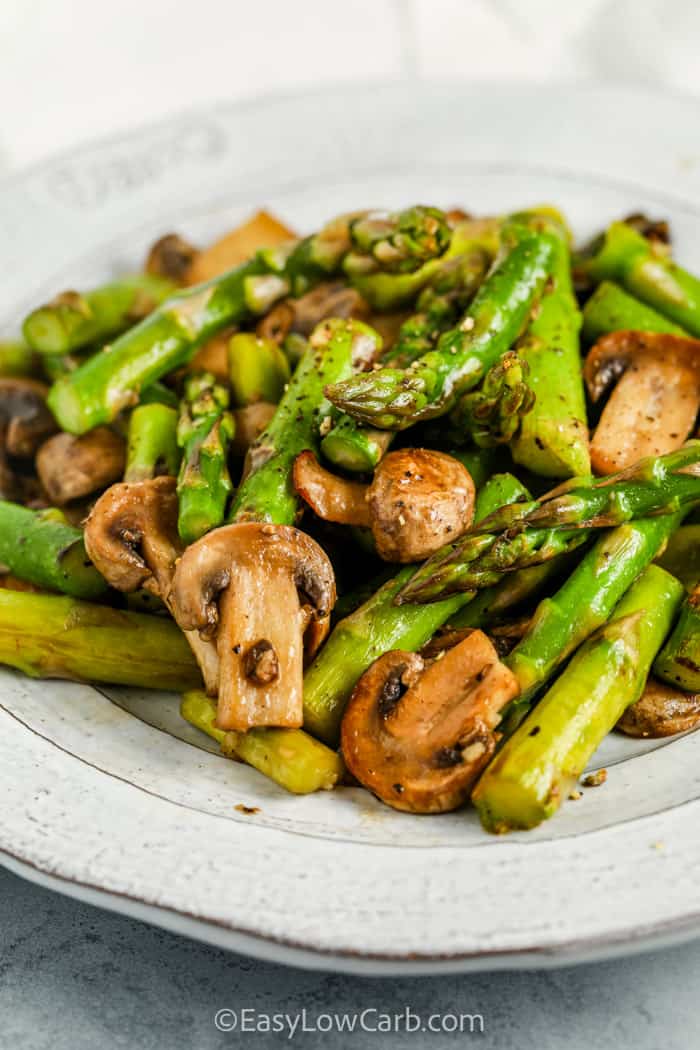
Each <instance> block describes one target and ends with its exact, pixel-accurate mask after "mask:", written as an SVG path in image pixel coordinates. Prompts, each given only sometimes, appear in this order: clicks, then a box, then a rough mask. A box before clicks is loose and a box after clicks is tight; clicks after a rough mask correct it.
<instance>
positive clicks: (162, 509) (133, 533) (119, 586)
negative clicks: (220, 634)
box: [85, 476, 219, 696]
mask: <svg viewBox="0 0 700 1050" xmlns="http://www.w3.org/2000/svg"><path fill="white" fill-rule="evenodd" d="M176 486H177V482H176V480H175V478H171V477H165V476H162V477H158V478H153V479H152V480H150V481H137V482H133V483H131V484H129V483H126V482H122V483H121V484H119V485H112V487H111V488H109V489H107V491H106V492H105V493H103V495H102V496H100V498H99V499H98V501H97V503H96V504H95V506H94V507H93V508H92V511H91V512H90V514H89V516H88V519H87V522H86V525H85V548H86V550H87V552H88V554H89V556H90V559H91V561H92V562H93V564H94V565H95V567H96V569H97V570H98V572H100V573H101V574H102V575H103V576H104V578H105V579H106V580H107V583H109V584H110V586H111V587H114V588H115V589H116V590H118V591H123V592H125V593H127V594H131V593H133V592H134V591H138V590H141V589H143V590H146V591H148V592H149V593H150V594H154V595H155V596H156V597H158V598H160V599H161V600H162V601H163V602H164V604H165V605H166V607H167V608H168V609H169V610H170V611H171V612H172V609H171V607H170V602H169V598H170V589H171V586H172V582H173V577H174V575H175V565H176V563H177V560H178V558H180V557H181V555H182V551H183V545H182V542H181V540H180V537H179V535H178V532H177V509H178V505H177V487H176ZM185 634H186V637H187V641H188V642H189V644H190V647H191V649H192V651H193V653H194V654H195V656H196V658H197V661H198V663H199V666H200V669H201V671H202V676H203V678H204V684H205V687H206V690H207V692H208V693H209V694H210V695H211V696H215V695H216V691H217V688H218V681H219V661H218V657H217V654H216V649H215V647H214V646H213V645H212V644H211V642H207V641H205V640H204V639H202V638H200V636H199V634H198V632H197V631H191V632H185Z"/></svg>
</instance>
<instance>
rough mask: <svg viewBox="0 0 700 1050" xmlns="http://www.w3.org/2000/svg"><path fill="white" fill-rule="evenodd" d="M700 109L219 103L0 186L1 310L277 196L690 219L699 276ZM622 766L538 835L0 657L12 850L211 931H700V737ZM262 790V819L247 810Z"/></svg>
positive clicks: (357, 954)
mask: <svg viewBox="0 0 700 1050" xmlns="http://www.w3.org/2000/svg"><path fill="white" fill-rule="evenodd" d="M699 128H700V109H699V108H698V106H697V105H696V104H695V103H692V102H690V101H688V100H679V99H672V98H662V97H657V96H652V95H645V94H640V93H636V92H635V93H632V92H628V91H624V92H623V91H620V92H611V91H598V90H591V89H586V90H584V89H572V88H567V89H554V88H552V87H547V88H544V87H541V88H540V87H523V86H519V85H518V86H505V87H504V86H494V85H489V86H488V87H486V86H484V87H478V86H477V87H474V86H470V87H465V86H458V85H453V84H443V85H433V86H427V85H419V84H412V85H406V84H398V85H391V86H386V85H374V86H368V87H366V88H357V87H354V88H352V89H338V90H335V91H326V92H324V94H323V95H304V96H296V97H294V98H288V99H280V98H277V99H271V100H267V101H265V102H260V103H255V104H250V105H243V106H241V105H237V106H233V107H226V106H221V107H218V108H214V109H210V110H207V111H205V112H200V113H195V114H192V115H189V116H183V117H182V118H179V119H177V120H173V121H171V122H169V123H167V124H164V125H160V126H157V127H152V128H148V129H146V130H144V131H138V132H136V133H134V134H130V135H128V136H126V137H123V138H120V139H113V140H110V141H107V142H103V143H98V144H96V145H93V146H90V147H88V148H86V149H83V150H79V151H76V152H74V153H72V154H70V155H67V156H63V157H60V158H57V159H55V160H53V161H51V162H49V163H46V164H43V165H42V166H40V167H39V168H35V169H33V170H31V171H29V172H26V173H22V174H20V175H19V176H16V177H14V178H12V179H9V180H6V181H5V182H4V183H3V184H2V185H1V186H0V190H1V193H0V245H2V248H1V252H2V281H1V282H0V319H2V320H3V322H5V321H6V322H7V328H8V333H9V332H11V331H12V330H13V327H14V326H15V325H16V324H17V322H18V321H19V319H20V318H21V316H22V314H23V311H24V309H25V308H26V307H27V306H29V305H31V304H34V303H36V301H37V300H40V299H41V298H42V297H45V296H46V295H48V294H49V293H52V292H54V291H56V290H57V289H60V288H62V287H66V286H78V287H80V286H83V285H90V284H92V283H94V282H96V281H99V280H100V279H101V278H103V277H107V276H108V275H109V274H110V273H116V272H119V271H124V270H125V269H129V268H130V267H134V266H136V265H137V264H138V262H139V261H140V260H141V259H142V258H143V255H144V252H145V249H146V247H147V246H148V245H149V243H150V242H151V241H152V240H153V239H154V237H155V236H157V235H158V234H160V233H163V232H165V231H167V230H170V229H173V228H175V229H178V230H180V231H181V232H183V233H184V234H186V235H187V236H189V237H191V238H193V239H194V240H195V241H205V240H206V239H207V238H208V237H212V236H214V235H215V234H216V233H217V232H218V231H221V230H224V229H226V228H228V227H230V226H231V225H233V224H235V223H236V222H238V221H239V220H240V219H242V218H243V217H244V216H245V215H246V214H247V213H248V212H249V211H250V210H251V209H252V208H254V207H259V206H261V205H266V206H269V207H271V208H272V209H273V210H274V211H276V212H278V213H279V214H280V215H281V216H282V217H283V218H284V219H286V220H288V221H289V222H290V223H291V224H292V225H294V226H296V227H297V228H299V229H300V230H307V229H311V228H313V227H314V226H315V225H316V224H317V223H318V222H319V221H320V220H322V219H323V218H325V217H327V216H329V215H332V214H333V213H334V212H338V211H342V210H344V209H347V208H350V207H357V206H362V205H365V204H377V205H394V206H395V205H399V204H407V203H411V202H414V201H427V202H431V203H437V204H442V205H450V204H457V203H458V204H462V205H465V206H466V207H467V208H470V209H473V210H475V211H482V212H483V211H500V210H503V209H506V208H512V207H516V206H522V205H527V204H535V203H538V202H542V201H553V202H555V203H556V204H558V205H559V206H561V207H562V208H563V209H564V210H565V211H566V213H567V214H568V216H569V217H570V219H571V221H572V223H573V225H574V227H575V230H576V232H577V233H578V234H579V235H582V236H583V235H586V234H588V233H590V232H592V231H593V230H595V229H598V228H599V227H600V226H602V225H603V224H605V223H606V222H607V221H608V220H610V219H611V218H613V217H615V216H619V215H620V214H622V213H625V212H628V211H630V210H632V209H635V210H637V209H643V210H648V211H650V212H651V213H652V214H655V215H657V214H658V215H665V216H668V217H670V218H671V220H672V221H673V227H674V232H675V235H676V244H677V253H678V256H679V257H680V258H681V259H682V260H683V261H684V262H686V263H687V264H688V265H690V266H693V267H695V268H696V269H700V156H699V155H698V153H697V136H698V130H699ZM595 764H596V765H601V764H605V765H606V766H607V767H608V769H609V771H610V773H609V779H608V783H607V784H606V785H605V787H602V788H599V789H596V790H591V791H586V792H585V794H584V797H583V799H582V800H581V801H579V802H575V803H574V802H570V803H568V804H567V805H566V806H565V807H564V808H563V811H562V812H561V813H560V814H559V816H557V817H556V818H555V819H554V820H553V821H551V822H550V823H549V824H547V825H546V826H544V827H543V828H541V829H539V830H538V831H536V832H534V833H531V834H528V835H513V836H510V837H508V838H504V839H492V838H489V837H487V836H486V835H485V834H484V833H483V832H482V831H481V829H480V828H479V826H478V823H477V821H476V819H475V816H474V814H473V813H470V812H463V813H457V814H450V815H447V816H444V817H424V818H416V817H410V816H405V815H399V814H396V813H393V812H392V811H390V810H388V809H386V808H385V807H382V806H381V805H380V804H379V803H377V802H375V801H374V800H373V799H372V798H371V797H370V796H369V795H368V794H366V793H365V792H361V791H359V790H355V789H349V788H346V789H341V790H338V791H336V792H333V793H331V794H320V795H314V796H310V797H306V798H293V797H291V796H289V795H286V794H284V793H283V792H282V791H281V790H278V789H277V788H276V787H275V786H274V785H273V784H271V783H270V782H269V781H267V780H265V779H264V778H263V777H261V776H259V775H258V774H257V773H255V772H253V771H252V770H250V769H248V768H246V767H244V766H240V765H237V764H235V763H232V762H228V761H226V760H225V759H223V758H221V757H220V756H219V755H218V754H217V753H216V752H215V749H213V748H209V747H207V744H206V742H205V741H203V740H202V738H201V737H200V736H199V735H198V734H197V733H196V732H195V731H194V730H191V729H190V728H189V727H188V726H187V725H185V724H184V723H182V722H181V720H180V719H179V716H178V714H177V698H175V697H172V696H167V695H165V694H163V695H153V694H146V693H139V692H137V691H134V690H131V691H129V690H124V689H109V690H107V689H105V690H95V689H92V688H90V687H88V686H80V685H74V684H70V683H55V682H33V681H30V680H29V679H26V678H24V677H22V676H20V675H15V674H14V673H12V672H8V671H0V777H1V778H2V796H3V797H2V807H0V851H2V855H3V856H4V858H5V859H6V863H7V864H8V866H9V867H12V868H13V869H14V870H17V871H19V872H21V873H22V874H25V875H27V876H29V877H30V878H35V879H37V880H39V881H42V882H44V883H45V884H48V885H51V886H53V887H55V888H58V889H63V890H64V891H65V892H68V893H72V894H73V895H76V896H79V897H82V898H84V899H86V900H90V901H93V902H96V903H100V904H103V905H104V906H106V907H112V908H116V909H118V910H120V911H123V912H126V913H129V914H133V915H138V916H139V917H143V918H146V919H148V920H149V921H152V922H155V923H158V924H160V925H163V926H168V927H171V928H174V929H177V930H180V931H181V932H185V933H188V934H190V935H192V936H195V937H198V938H201V939H203V940H209V941H212V942H215V943H217V944H222V945H226V946H229V947H231V948H235V949H238V950H240V951H246V952H250V953H251V954H257V955H261V956H265V957H266V958H275V959H279V960H284V961H293V962H297V963H300V964H303V965H310V966H323V967H335V968H338V969H344V970H354V971H358V970H362V971H364V972H383V973H386V972H398V971H403V972H406V971H413V972H424V971H431V972H432V971H435V970H438V969H455V970H459V969H469V968H482V969H483V968H488V967H496V966H511V967H513V966H532V965H543V964H546V963H547V962H558V961H564V960H572V959H582V958H591V957H595V956H601V955H603V954H610V953H611V952H614V951H629V950H632V948H633V947H635V946H640V945H644V944H648V943H650V942H651V941H652V940H653V941H655V942H657V943H658V942H660V941H663V942H668V941H669V940H671V939H674V938H678V937H680V936H682V935H688V934H690V933H693V932H697V931H698V930H700V880H699V879H698V878H697V872H698V870H699V868H700V836H699V835H698V830H697V829H698V827H699V826H700V736H697V737H693V736H688V737H684V738H683V739H680V740H675V741H673V742H672V743H666V744H662V745H661V746H659V745H654V744H645V743H639V742H634V741H629V740H625V739H622V738H619V737H615V738H611V739H610V740H609V741H607V742H606V744H605V745H604V747H603V749H602V750H601V753H600V754H599V755H598V756H597V758H596V762H595ZM238 803H245V805H247V806H251V807H257V808H258V809H259V812H258V813H256V814H254V815H251V816H243V815H242V814H241V813H240V812H239V811H237V810H236V809H235V806H236V805H237V804H238Z"/></svg>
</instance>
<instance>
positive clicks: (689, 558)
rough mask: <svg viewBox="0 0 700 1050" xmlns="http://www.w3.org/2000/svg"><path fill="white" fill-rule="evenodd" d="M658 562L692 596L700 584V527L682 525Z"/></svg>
mask: <svg viewBox="0 0 700 1050" xmlns="http://www.w3.org/2000/svg"><path fill="white" fill-rule="evenodd" d="M656 561H657V564H658V565H660V566H661V568H662V569H665V570H666V572H670V573H671V575H672V576H675V577H677V579H679V580H680V581H681V583H682V584H683V586H684V587H685V589H686V591H687V592H688V594H692V592H693V591H694V590H695V588H696V587H697V586H698V585H699V584H700V525H681V527H680V529H677V530H676V532H674V534H673V536H671V538H670V540H669V541H668V544H667V545H666V548H665V550H664V551H663V552H662V553H661V554H660V555H659V557H658V558H657V559H656Z"/></svg>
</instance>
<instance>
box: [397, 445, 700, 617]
mask: <svg viewBox="0 0 700 1050" xmlns="http://www.w3.org/2000/svg"><path fill="white" fill-rule="evenodd" d="M698 501H700V442H689V443H688V444H687V445H686V446H684V447H683V448H682V449H678V450H677V451H675V452H670V453H668V454H667V455H665V456H657V457H651V458H649V459H646V460H641V461H640V462H639V463H637V464H635V466H634V467H630V468H629V469H627V470H624V471H621V472H620V473H619V474H612V475H609V476H608V477H605V478H601V479H600V480H599V481H597V482H596V483H595V484H591V483H590V482H588V483H586V484H584V485H581V484H580V479H572V481H571V482H569V483H566V484H564V485H562V486H560V487H559V488H558V489H555V490H554V491H553V492H552V493H550V494H549V495H548V496H545V497H544V498H543V499H541V500H532V501H529V502H526V503H522V504H518V505H516V506H513V507H506V508H504V509H503V510H500V511H497V512H496V513H495V514H494V515H492V516H491V517H490V518H489V519H488V520H486V521H484V522H481V523H480V524H479V526H478V527H472V528H471V529H470V530H469V531H468V532H466V533H465V534H464V535H463V536H461V537H460V538H459V539H458V540H456V541H455V542H454V543H451V544H449V545H448V546H447V547H443V548H442V550H440V551H438V552H437V553H436V554H434V555H433V556H432V557H431V558H429V559H428V561H426V562H425V563H424V565H422V566H421V568H420V569H418V571H417V572H416V574H415V575H414V576H413V578H412V579H411V580H410V582H409V584H408V585H407V586H406V587H405V588H404V590H403V591H402V592H401V594H400V595H399V596H398V600H399V603H402V602H426V601H427V602H430V601H436V600H439V599H442V598H446V597H448V596H449V595H450V594H454V593H456V592H459V591H460V590H471V589H473V588H481V587H484V586H489V585H491V584H492V583H493V582H494V580H493V575H494V573H496V574H500V573H502V572H507V571H508V572H509V571H513V570H514V569H524V568H527V567H528V566H532V565H537V564H540V563H542V562H545V561H548V560H549V559H550V558H553V557H556V556H558V555H560V554H562V553H566V552H567V551H571V550H574V549H575V548H576V547H578V546H581V544H583V543H585V542H586V540H587V538H588V536H587V533H588V530H590V529H597V528H610V527H611V526H615V525H621V524H623V523H624V522H626V521H632V520H634V519H636V518H644V517H647V516H649V515H664V514H672V513H674V512H676V511H678V510H680V509H681V508H687V507H689V506H691V505H692V504H693V503H697V502H698Z"/></svg>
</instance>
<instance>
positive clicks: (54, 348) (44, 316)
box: [22, 273, 176, 354]
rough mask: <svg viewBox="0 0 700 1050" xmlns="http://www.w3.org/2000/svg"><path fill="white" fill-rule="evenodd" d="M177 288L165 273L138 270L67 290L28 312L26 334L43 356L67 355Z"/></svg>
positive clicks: (105, 335)
mask: <svg viewBox="0 0 700 1050" xmlns="http://www.w3.org/2000/svg"><path fill="white" fill-rule="evenodd" d="M175 287H176V286H175V285H174V284H173V282H172V281H168V280H166V279H165V278H163V277H157V276H155V275H153V274H148V273H139V274H135V275H134V276H131V277H123V278H122V279H121V280H119V281H113V282H112V283H111V284H105V285H102V286H101V287H100V288H95V289H94V290H93V291H91V292H83V293H81V292H72V291H71V292H62V293H61V294H60V295H57V296H56V298H55V299H52V300H51V302H50V303H47V304H46V305H45V306H40V307H39V308H38V309H37V310H33V311H32V313H30V314H29V316H28V317H27V318H26V319H25V321H24V324H23V326H22V331H23V333H24V338H25V339H26V340H27V343H28V344H29V346H30V347H31V348H32V349H33V350H37V351H38V352H39V353H41V354H68V353H70V352H71V351H72V350H79V349H80V348H81V347H83V346H88V344H89V343H99V342H104V340H105V339H110V338H111V337H112V336H113V335H116V334H117V333H118V332H123V331H124V329H125V328H128V327H129V326H130V325H133V324H136V322H137V321H140V320H142V319H143V318H144V317H146V316H147V315H148V314H150V313H151V312H152V311H153V310H155V309H156V307H158V306H160V304H161V303H162V302H164V300H165V299H167V297H168V296H169V295H172V293H173V292H174V291H175Z"/></svg>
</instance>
